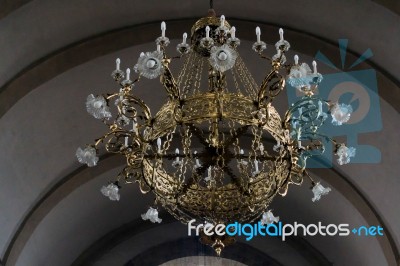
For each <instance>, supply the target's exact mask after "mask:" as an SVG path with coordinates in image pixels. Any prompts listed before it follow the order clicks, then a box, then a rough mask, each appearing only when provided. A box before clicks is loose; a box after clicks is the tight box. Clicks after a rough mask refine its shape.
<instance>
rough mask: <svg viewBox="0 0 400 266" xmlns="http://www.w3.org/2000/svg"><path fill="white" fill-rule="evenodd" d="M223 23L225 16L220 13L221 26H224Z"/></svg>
mask: <svg viewBox="0 0 400 266" xmlns="http://www.w3.org/2000/svg"><path fill="white" fill-rule="evenodd" d="M224 24H225V16H224V15H222V16H221V28H223V27H224Z"/></svg>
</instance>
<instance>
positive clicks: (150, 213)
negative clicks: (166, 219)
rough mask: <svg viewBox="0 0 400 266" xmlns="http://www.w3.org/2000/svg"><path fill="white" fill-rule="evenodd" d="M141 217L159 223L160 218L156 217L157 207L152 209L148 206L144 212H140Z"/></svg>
mask: <svg viewBox="0 0 400 266" xmlns="http://www.w3.org/2000/svg"><path fill="white" fill-rule="evenodd" d="M142 219H143V220H145V221H146V220H150V222H152V223H156V222H157V223H161V222H162V219H160V218H158V211H157V209H154V208H152V207H150V208H149V209H148V210H147V212H146V213H145V214H142Z"/></svg>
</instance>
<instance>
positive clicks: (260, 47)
mask: <svg viewBox="0 0 400 266" xmlns="http://www.w3.org/2000/svg"><path fill="white" fill-rule="evenodd" d="M252 49H253V51H254V52H256V53H261V52H262V51H264V50H265V49H267V44H266V43H265V42H263V41H259V42H255V43H254V44H253V46H252Z"/></svg>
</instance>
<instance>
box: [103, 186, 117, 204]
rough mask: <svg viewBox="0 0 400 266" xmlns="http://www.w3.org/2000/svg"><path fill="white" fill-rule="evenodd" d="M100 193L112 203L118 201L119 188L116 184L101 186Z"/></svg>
mask: <svg viewBox="0 0 400 266" xmlns="http://www.w3.org/2000/svg"><path fill="white" fill-rule="evenodd" d="M100 191H101V193H102V194H103V195H104V196H106V197H108V198H109V199H110V200H112V201H118V200H119V199H120V195H119V194H118V192H119V187H118V186H117V185H116V184H109V185H108V186H103V187H102V188H101V189H100Z"/></svg>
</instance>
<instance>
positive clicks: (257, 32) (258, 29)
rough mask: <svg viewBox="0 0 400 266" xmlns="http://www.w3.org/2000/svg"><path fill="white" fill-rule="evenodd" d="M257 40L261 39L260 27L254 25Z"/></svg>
mask: <svg viewBox="0 0 400 266" xmlns="http://www.w3.org/2000/svg"><path fill="white" fill-rule="evenodd" d="M256 35H257V42H260V41H261V30H260V27H256Z"/></svg>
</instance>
